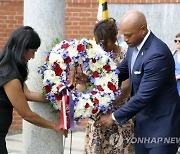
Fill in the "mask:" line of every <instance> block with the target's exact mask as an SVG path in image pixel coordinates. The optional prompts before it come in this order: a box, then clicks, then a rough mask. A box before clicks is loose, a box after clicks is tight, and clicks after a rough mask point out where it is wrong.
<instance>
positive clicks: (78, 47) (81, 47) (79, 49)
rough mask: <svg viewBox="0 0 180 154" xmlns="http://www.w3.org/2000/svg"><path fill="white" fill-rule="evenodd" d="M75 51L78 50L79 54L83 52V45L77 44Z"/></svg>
mask: <svg viewBox="0 0 180 154" xmlns="http://www.w3.org/2000/svg"><path fill="white" fill-rule="evenodd" d="M77 50H78V51H79V52H83V51H84V50H85V48H84V45H82V44H79V45H78V46H77Z"/></svg>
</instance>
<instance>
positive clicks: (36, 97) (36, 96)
mask: <svg viewBox="0 0 180 154" xmlns="http://www.w3.org/2000/svg"><path fill="white" fill-rule="evenodd" d="M24 95H25V97H26V99H27V100H28V101H35V102H47V100H46V96H45V95H43V94H42V93H39V92H33V91H30V90H29V89H28V87H27V85H26V83H24Z"/></svg>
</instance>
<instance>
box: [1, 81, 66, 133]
mask: <svg viewBox="0 0 180 154" xmlns="http://www.w3.org/2000/svg"><path fill="white" fill-rule="evenodd" d="M4 90H5V92H6V95H7V96H8V98H9V100H10V102H11V103H12V105H13V106H14V108H15V109H16V111H17V112H18V113H19V115H20V116H21V117H22V118H23V119H24V120H26V121H28V122H30V123H32V124H34V125H37V126H40V127H43V128H49V129H53V130H54V131H56V132H59V133H61V134H64V135H65V136H66V135H67V132H66V131H64V130H59V128H58V126H57V125H56V124H55V123H53V122H51V121H48V120H46V119H44V118H42V117H41V116H39V115H38V114H36V113H35V112H33V111H32V110H31V109H30V108H29V106H28V103H27V99H26V96H25V94H24V92H23V89H22V86H21V83H20V81H19V80H18V79H14V80H11V81H9V82H7V83H6V84H4ZM26 90H27V89H26Z"/></svg>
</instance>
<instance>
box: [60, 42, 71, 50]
mask: <svg viewBox="0 0 180 154" xmlns="http://www.w3.org/2000/svg"><path fill="white" fill-rule="evenodd" d="M68 47H69V44H68V43H65V44H63V45H62V46H61V49H66V48H68Z"/></svg>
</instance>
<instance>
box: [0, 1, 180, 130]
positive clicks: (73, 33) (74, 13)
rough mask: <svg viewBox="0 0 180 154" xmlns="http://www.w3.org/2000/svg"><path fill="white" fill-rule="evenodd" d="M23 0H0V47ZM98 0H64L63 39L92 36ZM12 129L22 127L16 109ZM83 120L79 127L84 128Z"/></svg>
mask: <svg viewBox="0 0 180 154" xmlns="http://www.w3.org/2000/svg"><path fill="white" fill-rule="evenodd" d="M23 2H24V0H0V49H1V48H2V47H3V45H4V43H5V42H6V40H7V38H8V37H9V35H10V33H11V32H12V31H13V30H14V29H15V28H17V27H19V26H21V25H22V24H23ZM107 2H108V3H109V4H111V3H113V4H121V3H122V4H136V3H138V4H142V3H179V2H180V0H107ZM97 10H98V0H66V9H65V11H66V12H65V39H68V38H77V39H78V38H81V37H89V38H92V37H93V27H94V24H95V21H96V16H97ZM13 116H14V120H13V123H12V125H11V129H12V130H19V129H21V128H22V119H21V118H20V116H19V115H18V114H17V112H16V111H14V112H13ZM84 126H85V122H84V121H83V122H82V125H81V126H80V127H79V129H84Z"/></svg>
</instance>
